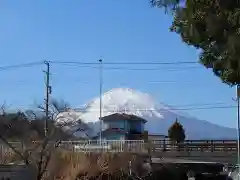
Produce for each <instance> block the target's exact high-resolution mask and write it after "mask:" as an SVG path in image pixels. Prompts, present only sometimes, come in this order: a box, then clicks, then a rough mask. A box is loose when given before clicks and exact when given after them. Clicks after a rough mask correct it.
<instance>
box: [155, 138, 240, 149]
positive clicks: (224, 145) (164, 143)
mask: <svg viewBox="0 0 240 180" xmlns="http://www.w3.org/2000/svg"><path fill="white" fill-rule="evenodd" d="M152 147H153V151H188V152H189V151H198V152H223V151H228V152H236V151H237V141H236V140H186V141H184V142H181V143H172V142H171V141H169V140H153V141H152Z"/></svg>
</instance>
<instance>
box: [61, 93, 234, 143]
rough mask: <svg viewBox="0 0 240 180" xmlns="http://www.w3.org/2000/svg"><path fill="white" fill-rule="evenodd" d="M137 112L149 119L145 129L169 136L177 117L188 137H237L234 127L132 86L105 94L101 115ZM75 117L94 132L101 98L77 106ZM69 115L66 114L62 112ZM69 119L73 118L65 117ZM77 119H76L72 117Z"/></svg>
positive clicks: (96, 128)
mask: <svg viewBox="0 0 240 180" xmlns="http://www.w3.org/2000/svg"><path fill="white" fill-rule="evenodd" d="M116 112H119V113H126V114H134V115H137V116H139V117H141V118H144V119H146V120H147V123H146V124H145V130H147V131H149V133H150V134H164V135H167V133H168V128H169V127H170V126H171V125H172V124H173V123H174V121H175V120H176V118H178V120H179V121H180V122H181V123H182V124H183V127H184V129H185V133H186V137H187V138H188V139H225V138H227V139H235V136H236V132H235V129H232V128H226V127H222V126H219V125H216V124H212V123H210V122H207V121H202V120H199V119H197V118H195V117H192V116H189V115H188V114H185V113H181V112H177V111H176V110H174V108H172V107H170V106H168V105H164V104H162V103H159V102H158V101H156V100H155V99H154V98H153V97H151V96H150V95H148V94H146V93H143V92H140V91H137V90H134V89H130V88H114V89H112V90H110V91H107V92H106V93H104V94H103V95H102V116H107V115H110V114H113V113H116ZM71 113H73V114H75V116H74V117H76V116H77V118H75V119H76V120H79V119H81V120H83V121H84V122H85V123H88V125H89V127H90V128H91V129H92V130H91V132H90V133H88V134H91V135H94V134H96V133H98V132H99V130H100V123H99V116H100V98H99V97H98V98H95V99H93V100H92V101H90V102H89V103H88V104H86V105H85V106H84V107H82V108H80V109H75V112H71ZM63 116H64V117H66V115H63ZM63 119H70V120H71V118H67V117H66V118H63ZM73 121H74V120H73Z"/></svg>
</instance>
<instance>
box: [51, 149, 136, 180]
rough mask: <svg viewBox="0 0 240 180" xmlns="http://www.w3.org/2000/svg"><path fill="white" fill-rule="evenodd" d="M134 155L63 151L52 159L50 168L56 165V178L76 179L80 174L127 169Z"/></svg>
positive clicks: (96, 173) (111, 172)
mask: <svg viewBox="0 0 240 180" xmlns="http://www.w3.org/2000/svg"><path fill="white" fill-rule="evenodd" d="M134 157H135V156H134V155H132V154H126V153H121V154H115V153H73V152H68V151H61V152H58V153H57V154H55V158H56V159H55V158H54V160H53V161H52V162H53V163H52V164H51V165H50V166H49V170H50V169H52V167H55V168H53V169H54V172H53V174H55V175H54V176H55V177H54V178H55V179H59V180H75V178H76V177H77V176H80V175H86V176H87V177H93V176H98V175H100V174H113V173H115V172H117V171H119V170H120V169H121V170H122V171H126V170H127V168H128V165H129V160H132V161H134ZM57 166H58V167H57ZM51 178H53V176H52V177H51Z"/></svg>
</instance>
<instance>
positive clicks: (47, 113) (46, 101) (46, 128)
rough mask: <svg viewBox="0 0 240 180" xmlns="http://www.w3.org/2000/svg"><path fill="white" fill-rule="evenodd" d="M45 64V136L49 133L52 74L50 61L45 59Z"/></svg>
mask: <svg viewBox="0 0 240 180" xmlns="http://www.w3.org/2000/svg"><path fill="white" fill-rule="evenodd" d="M44 64H45V65H46V66H47V70H46V71H44V73H45V75H46V82H45V85H46V98H45V113H46V119H45V129H44V133H45V137H47V133H48V118H49V95H50V94H51V91H52V90H51V86H50V85H49V76H50V64H49V62H48V61H44Z"/></svg>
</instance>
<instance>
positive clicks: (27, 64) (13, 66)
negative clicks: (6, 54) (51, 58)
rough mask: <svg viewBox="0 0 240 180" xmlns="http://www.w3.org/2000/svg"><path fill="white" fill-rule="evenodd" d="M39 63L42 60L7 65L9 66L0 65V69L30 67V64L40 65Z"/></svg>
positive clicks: (41, 62)
mask: <svg viewBox="0 0 240 180" xmlns="http://www.w3.org/2000/svg"><path fill="white" fill-rule="evenodd" d="M41 64H43V61H40V62H39V61H38V62H32V63H22V64H16V65H9V66H2V67H0V71H4V70H10V69H17V68H25V67H32V66H36V65H41Z"/></svg>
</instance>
